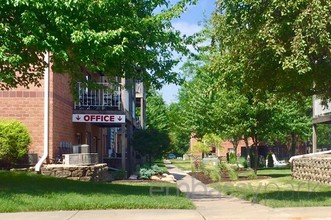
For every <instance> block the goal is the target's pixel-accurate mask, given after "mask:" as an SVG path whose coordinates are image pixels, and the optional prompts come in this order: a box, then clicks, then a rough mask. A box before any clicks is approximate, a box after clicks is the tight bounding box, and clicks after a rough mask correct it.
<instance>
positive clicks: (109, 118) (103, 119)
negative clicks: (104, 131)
mask: <svg viewBox="0 0 331 220" xmlns="http://www.w3.org/2000/svg"><path fill="white" fill-rule="evenodd" d="M72 122H92V123H125V115H108V114H106V115H101V114H73V115H72Z"/></svg>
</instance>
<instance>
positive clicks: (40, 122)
mask: <svg viewBox="0 0 331 220" xmlns="http://www.w3.org/2000/svg"><path fill="white" fill-rule="evenodd" d="M45 74H48V76H49V77H48V78H49V79H48V87H49V90H48V94H45V93H46V89H45V88H46V83H45V80H42V81H41V82H40V83H41V87H34V86H31V87H30V88H29V89H26V88H17V89H12V90H8V91H0V103H1V111H0V119H17V120H19V121H21V122H22V123H23V124H25V125H26V126H27V127H28V129H29V132H30V135H31V137H32V144H31V146H30V148H29V154H31V155H36V158H39V159H40V158H41V157H42V156H43V154H44V144H45V139H44V132H45V130H44V128H45V126H44V113H45V109H48V117H47V118H48V138H47V140H48V145H47V147H48V155H47V160H46V162H47V163H52V162H56V158H58V156H59V155H61V154H64V153H72V152H73V151H75V149H77V147H75V146H76V145H81V144H87V145H89V152H91V153H98V155H99V162H107V163H108V164H109V165H110V166H112V167H115V168H125V167H126V166H128V167H130V163H131V162H132V161H134V158H135V157H134V152H133V150H132V147H131V145H132V144H131V143H130V137H131V136H132V133H133V131H134V129H137V128H140V127H144V124H145V100H146V99H145V90H144V88H143V84H142V83H138V82H136V81H133V80H128V79H123V78H122V79H121V78H118V79H115V80H117V82H118V83H119V84H118V85H115V84H113V83H108V82H107V79H106V78H105V77H104V76H102V74H95V75H93V76H90V75H89V76H86V77H89V78H93V79H94V80H96V81H98V82H99V84H100V85H102V87H100V88H97V89H89V88H88V87H87V86H86V85H85V84H84V83H78V84H77V91H76V92H77V94H78V97H77V98H76V99H75V100H74V98H73V96H72V95H71V92H70V87H69V81H68V77H67V76H65V75H62V74H55V73H53V72H52V70H51V68H46V70H45ZM45 79H46V77H45ZM128 85H130V87H129V86H128ZM45 95H48V99H49V100H48V102H47V101H45V100H46V99H45ZM45 102H47V103H48V105H47V106H48V107H46V108H45ZM136 108H141V111H140V115H139V116H136ZM78 119H79V120H78ZM123 154H124V156H123ZM33 162H34V163H35V162H36V161H33Z"/></svg>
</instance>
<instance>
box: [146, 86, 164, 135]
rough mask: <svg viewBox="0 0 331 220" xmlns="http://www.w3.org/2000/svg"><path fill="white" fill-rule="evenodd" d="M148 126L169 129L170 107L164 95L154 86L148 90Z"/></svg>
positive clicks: (161, 129) (160, 129)
mask: <svg viewBox="0 0 331 220" xmlns="http://www.w3.org/2000/svg"><path fill="white" fill-rule="evenodd" d="M146 127H147V128H153V129H156V130H159V131H164V132H167V131H168V129H169V119H168V107H167V105H166V103H165V101H164V100H163V98H162V95H161V94H160V93H158V92H157V91H156V90H155V89H153V88H150V89H149V90H148V92H147V98H146Z"/></svg>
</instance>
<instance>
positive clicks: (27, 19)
mask: <svg viewBox="0 0 331 220" xmlns="http://www.w3.org/2000/svg"><path fill="white" fill-rule="evenodd" d="M194 2H195V0H180V1H179V2H178V3H177V4H175V5H174V6H170V3H169V1H168V0H151V1H144V0H135V1H131V0H121V1H118V0H100V1H90V0H80V1H75V0H58V1H52V0H44V1H40V0H19V1H17V0H8V1H4V2H2V3H1V4H0V13H1V16H0V63H1V65H0V73H1V74H0V89H9V88H15V87H17V86H25V87H28V86H29V84H33V85H39V80H40V79H42V78H43V71H44V67H45V66H46V65H47V64H46V63H45V62H44V54H45V52H46V51H49V52H50V55H51V56H50V61H51V62H52V68H53V70H54V71H55V72H57V73H65V74H68V75H69V76H70V78H71V82H72V83H74V82H75V81H76V80H84V76H85V74H86V73H99V72H102V74H104V75H105V76H108V77H109V78H110V79H112V78H113V77H114V76H119V77H126V78H136V79H140V80H143V81H145V82H146V81H147V82H152V83H154V84H156V85H159V84H161V83H164V82H178V77H177V73H175V72H172V70H171V69H172V67H173V66H174V65H175V64H176V63H177V62H178V60H177V59H175V58H174V57H173V52H174V51H176V52H178V53H179V54H183V53H186V52H187V49H186V46H185V42H184V40H183V39H182V38H181V37H180V33H179V32H178V31H176V30H175V29H174V28H173V27H172V25H171V22H170V21H171V19H173V18H176V17H178V16H180V14H181V13H182V12H183V11H184V10H185V9H186V7H187V5H188V4H191V3H194ZM161 9H162V10H161ZM157 11H161V12H159V13H158V12H157Z"/></svg>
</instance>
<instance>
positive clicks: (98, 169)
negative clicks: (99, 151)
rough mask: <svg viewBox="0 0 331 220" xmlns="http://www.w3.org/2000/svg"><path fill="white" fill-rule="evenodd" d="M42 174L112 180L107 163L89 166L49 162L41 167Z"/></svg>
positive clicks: (74, 178)
mask: <svg viewBox="0 0 331 220" xmlns="http://www.w3.org/2000/svg"><path fill="white" fill-rule="evenodd" d="M41 174H42V175H48V176H55V177H60V178H66V179H70V180H80V181H110V180H111V177H110V174H109V173H108V167H107V164H105V163H103V164H95V165H89V166H78V165H63V164H49V165H44V166H43V167H41Z"/></svg>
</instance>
